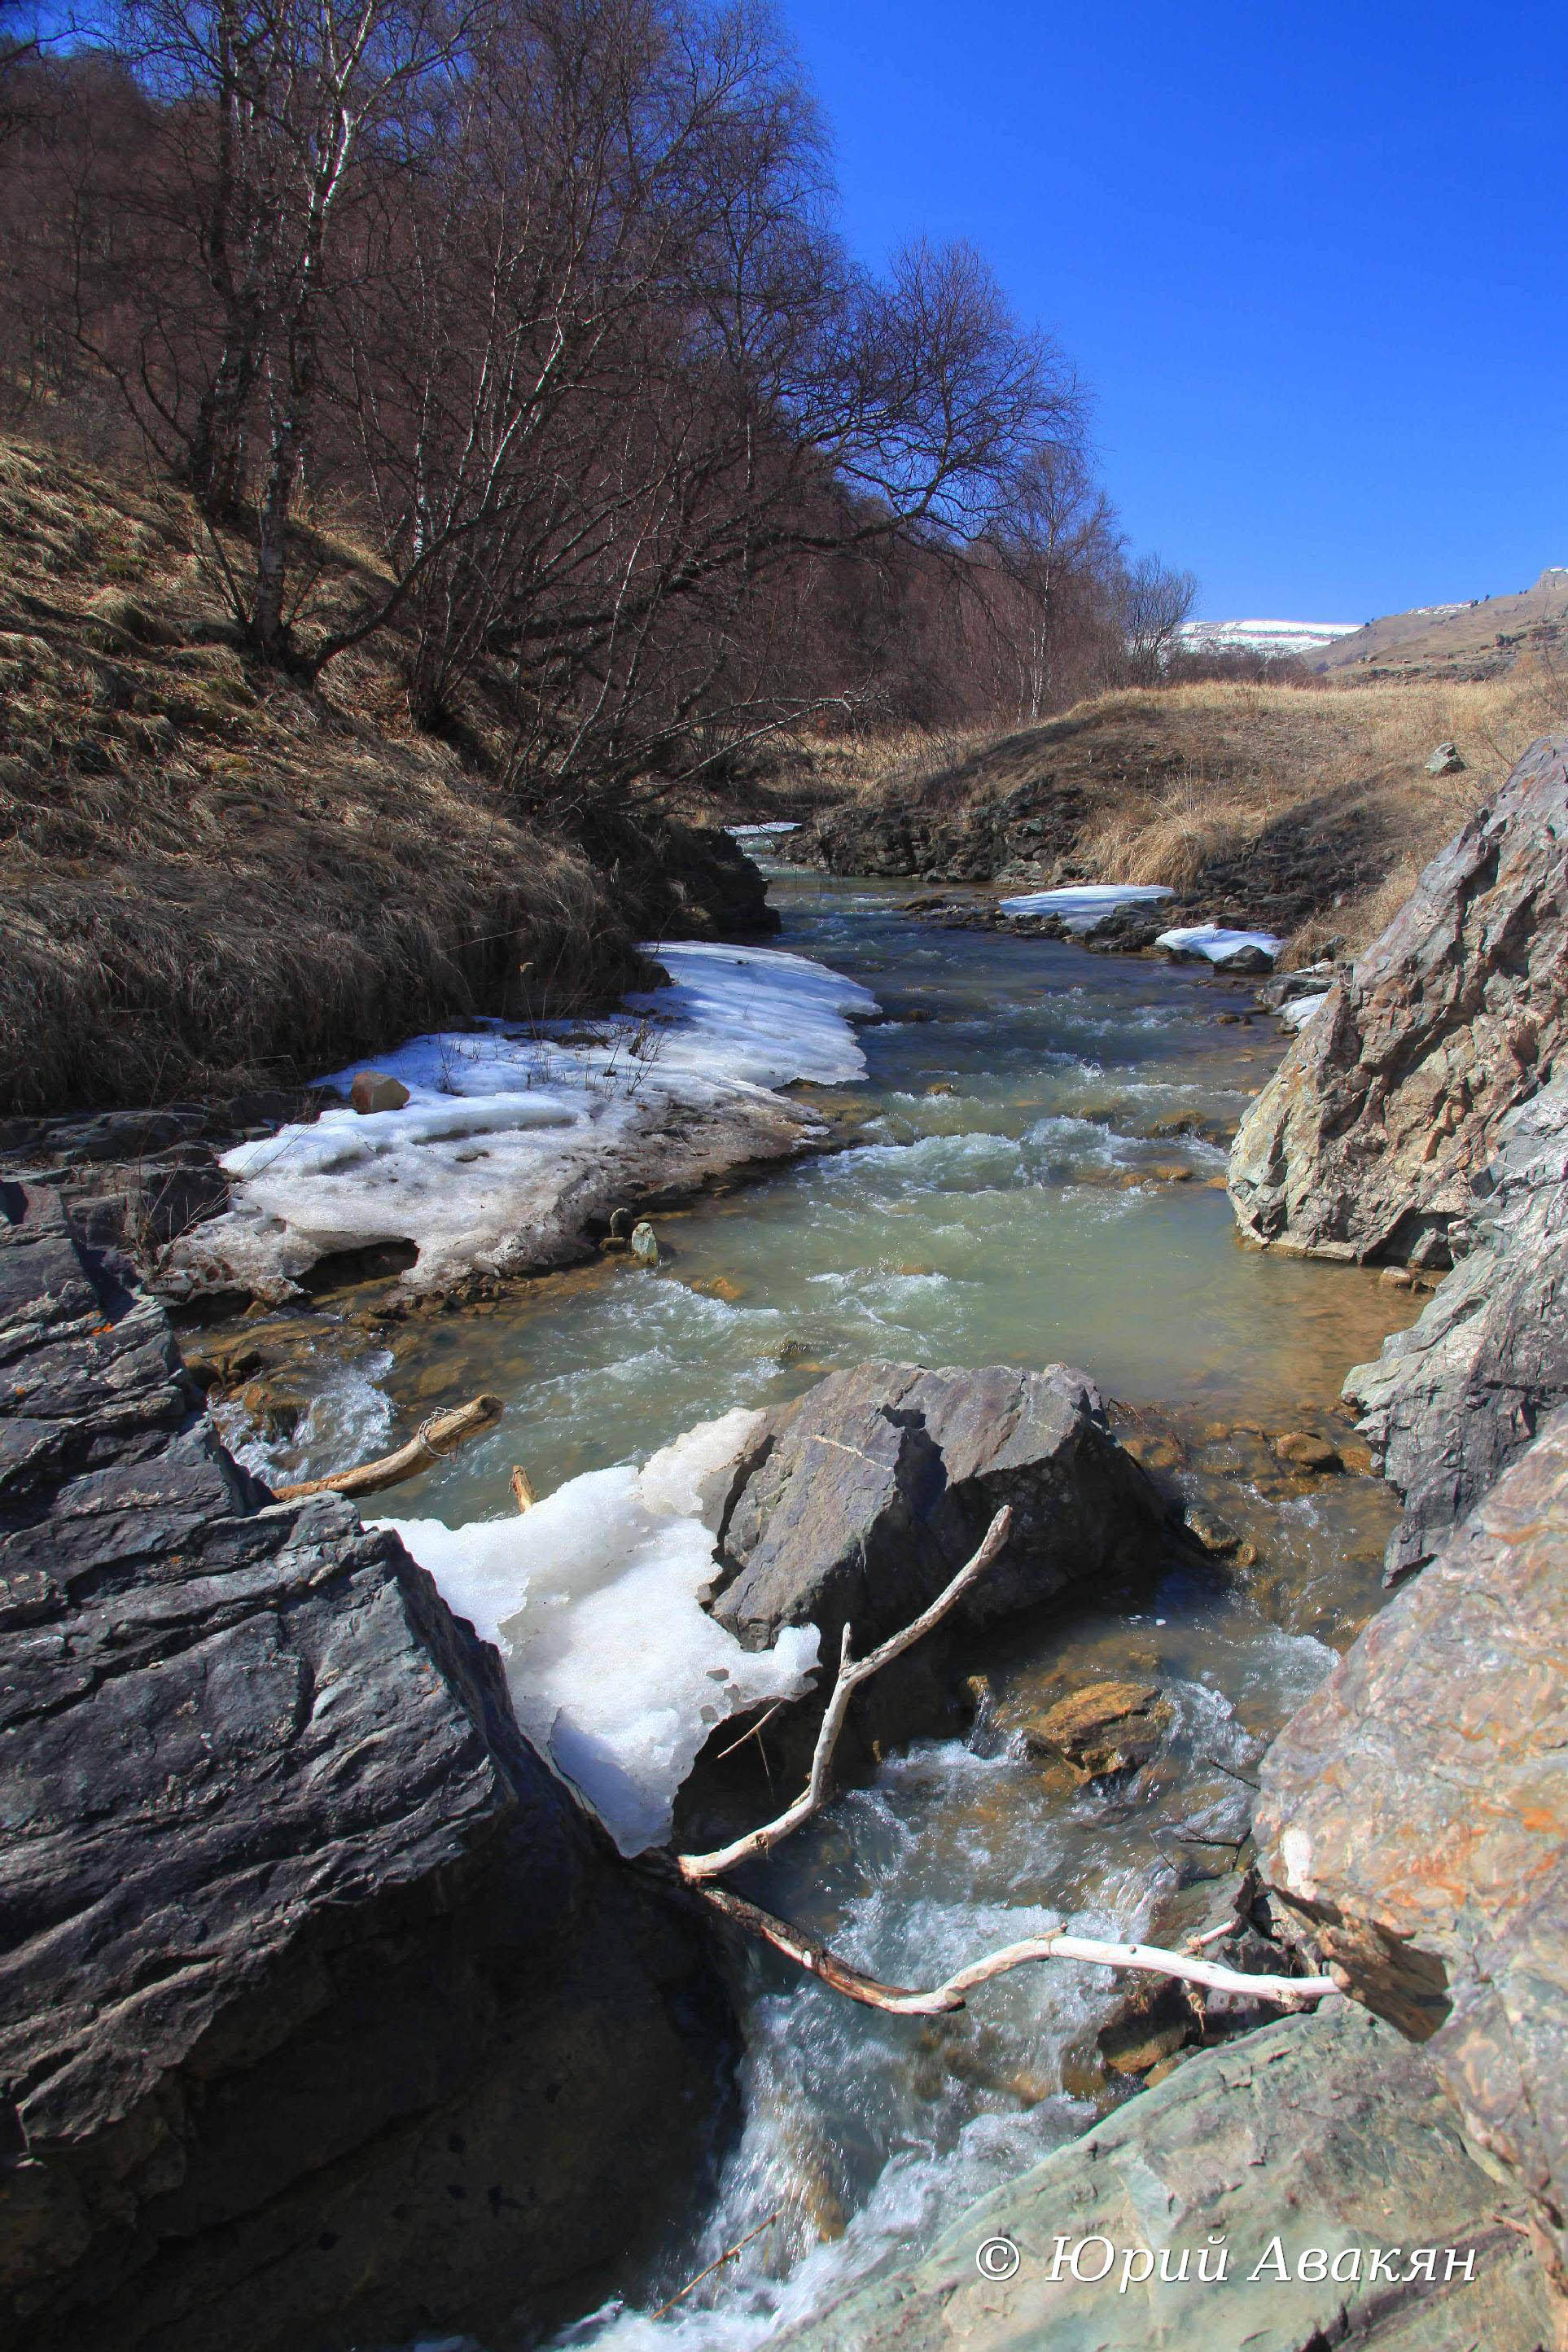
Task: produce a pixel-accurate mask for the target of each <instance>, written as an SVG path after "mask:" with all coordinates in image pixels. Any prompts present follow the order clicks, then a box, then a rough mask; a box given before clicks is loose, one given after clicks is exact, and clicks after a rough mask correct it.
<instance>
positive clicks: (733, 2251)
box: [648, 2205, 779, 2319]
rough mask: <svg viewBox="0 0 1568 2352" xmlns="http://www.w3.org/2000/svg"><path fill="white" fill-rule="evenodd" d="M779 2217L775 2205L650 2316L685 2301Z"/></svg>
mask: <svg viewBox="0 0 1568 2352" xmlns="http://www.w3.org/2000/svg"><path fill="white" fill-rule="evenodd" d="M778 2218H779V2208H778V2207H777V2206H776V2205H775V2206H774V2207H773V2211H772V2212H771V2213H770V2214H769V2215H768V2218H767V2220H766V2221H759V2222H758V2223H757V2226H756V2228H755V2229H754V2230H748V2231H747V2232H746V2234H745V2236H744V2237H743V2238H737V2239H736V2241H735V2242H734V2244H733V2245H732V2246H726V2247H725V2249H724V2251H723V2252H722V2253H721V2255H720V2256H719V2258H718V2260H717V2262H711V2263H709V2265H708V2267H707V2269H706V2270H705V2271H699V2272H698V2273H697V2276H696V2277H695V2278H694V2279H688V2280H687V2282H686V2284H685V2285H684V2286H683V2287H682V2288H681V2290H680V2293H679V2294H672V2295H671V2296H670V2298H669V2301H668V2303H661V2304H660V2305H659V2306H658V2310H657V2311H655V2312H650V2313H649V2315H648V2316H649V2318H650V2319H662V2318H663V2317H664V2315H665V2313H666V2312H667V2311H673V2310H674V2309H675V2306H676V2305H677V2304H678V2303H684V2302H685V2301H686V2298H687V2296H688V2295H689V2294H690V2293H691V2290H692V2288H693V2287H696V2286H700V2285H701V2284H702V2282H703V2280H704V2279H705V2278H711V2277H712V2275H713V2273H714V2272H715V2271H721V2270H722V2269H723V2267H724V2265H725V2263H732V2262H733V2261H734V2259H735V2257H736V2255H737V2254H738V2253H740V2252H742V2249H743V2248H744V2247H746V2246H749V2245H750V2244H751V2242H752V2239H753V2238H760V2237H761V2236H762V2234H763V2231H764V2230H771V2229H772V2228H773V2223H774V2222H775V2221H777V2220H778Z"/></svg>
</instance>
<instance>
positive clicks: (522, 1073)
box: [165, 940, 878, 1298]
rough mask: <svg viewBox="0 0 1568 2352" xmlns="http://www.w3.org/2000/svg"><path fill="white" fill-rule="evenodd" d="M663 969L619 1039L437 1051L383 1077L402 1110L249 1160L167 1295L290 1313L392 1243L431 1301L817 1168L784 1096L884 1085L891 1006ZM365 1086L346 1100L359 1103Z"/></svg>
mask: <svg viewBox="0 0 1568 2352" xmlns="http://www.w3.org/2000/svg"><path fill="white" fill-rule="evenodd" d="M650 951H652V950H650ZM657 953H658V959H659V961H660V962H661V963H662V964H663V966H664V967H665V969H666V971H668V973H669V975H670V982H671V984H670V985H669V986H668V987H666V988H658V989H654V990H651V991H648V992H644V993H639V994H636V995H631V996H628V997H627V998H626V1010H625V1011H624V1012H623V1013H617V1014H615V1015H613V1016H612V1017H610V1018H609V1019H607V1020H605V1021H600V1022H595V1023H591V1024H584V1023H575V1024H573V1023H563V1022H556V1023H552V1024H542V1025H541V1026H540V1027H538V1028H536V1029H534V1030H532V1031H531V1032H524V1031H521V1030H518V1029H516V1028H514V1027H511V1026H509V1025H508V1024H505V1023H501V1022H492V1023H489V1024H487V1025H486V1026H485V1027H483V1028H482V1029H480V1030H479V1031H477V1032H461V1033H445V1034H437V1035H432V1036H426V1037H416V1038H415V1039H414V1040H413V1041H412V1042H411V1043H410V1044H408V1045H403V1046H400V1047H399V1048H398V1049H397V1050H396V1051H395V1052H393V1053H388V1054H384V1055H378V1056H377V1057H376V1060H375V1065H374V1066H375V1067H376V1068H378V1069H380V1070H383V1071H384V1072H386V1073H387V1074H388V1075H389V1076H393V1077H395V1078H398V1079H400V1080H401V1081H402V1083H403V1084H404V1086H405V1087H407V1089H408V1094H409V1099H408V1101H407V1103H406V1104H405V1106H404V1107H403V1108H402V1109H400V1110H391V1111H378V1112H375V1113H373V1114H371V1115H370V1116H368V1117H362V1116H361V1115H360V1114H359V1113H358V1112H357V1111H354V1110H351V1109H348V1108H343V1109H336V1110H329V1111H326V1112H323V1114H322V1116H321V1118H320V1119H319V1120H318V1121H317V1122H316V1123H315V1124H314V1125H313V1126H309V1127H304V1126H297V1127H286V1128H284V1129H281V1130H280V1131H279V1133H278V1134H276V1135H272V1136H268V1137H265V1138H263V1139H260V1140H259V1141H257V1142H253V1143H244V1144H241V1145H239V1146H238V1147H237V1149H236V1150H233V1151H231V1152H229V1153H227V1154H226V1157H225V1160H224V1162H223V1165H224V1168H225V1170H226V1172H227V1173H228V1174H229V1175H230V1176H231V1177H233V1178H234V1179H236V1180H237V1190H236V1192H235V1193H234V1195H233V1196H232V1198H231V1201H230V1205H229V1208H228V1210H227V1211H226V1213H225V1214H224V1215H223V1216H221V1217H217V1218H215V1219H213V1220H212V1221H211V1222H210V1223H206V1224H204V1225H200V1226H198V1227H196V1228H195V1231H194V1232H193V1233H192V1234H189V1235H187V1236H186V1238H185V1240H184V1242H183V1243H182V1244H181V1245H180V1247H179V1248H178V1250H177V1251H176V1252H175V1254H174V1263H173V1266H172V1268H171V1270H170V1275H169V1277H168V1279H167V1282H166V1285H165V1286H166V1287H167V1288H168V1289H170V1290H171V1291H172V1292H174V1294H175V1295H181V1294H184V1295H191V1294H194V1293H197V1292H200V1291H203V1290H212V1289H222V1288H226V1287H236V1288H250V1289H252V1290H255V1291H256V1292H257V1293H258V1295H259V1296H261V1297H273V1298H279V1297H288V1296H289V1292H290V1290H291V1288H292V1286H293V1284H294V1281H295V1279H296V1277H297V1276H300V1274H302V1273H304V1272H306V1271H307V1270H308V1269H309V1268H310V1266H311V1265H314V1264H315V1262H316V1261H317V1260H318V1259H319V1258H321V1257H323V1256H326V1255H329V1254H330V1253H331V1252H334V1251H340V1250H348V1249H361V1248H364V1247H367V1246H370V1245H374V1244H381V1243H390V1242H398V1243H405V1244H407V1243H412V1244H414V1246H415V1248H416V1250H417V1252H418V1264H417V1265H416V1268H415V1269H414V1270H413V1271H412V1273H411V1274H410V1276H408V1277H407V1280H408V1282H409V1285H410V1286H411V1287H413V1288H416V1289H426V1290H429V1289H440V1288H443V1287H445V1286H448V1285H449V1284H451V1283H452V1282H454V1281H456V1280H458V1279H460V1278H461V1277H462V1276H464V1275H466V1274H468V1273H471V1272H475V1271H479V1272H482V1273H502V1274H511V1273H521V1272H523V1271H525V1270H527V1269H528V1268H530V1267H531V1266H536V1265H549V1264H551V1263H558V1262H559V1261H560V1260H562V1259H563V1258H565V1257H569V1256H570V1255H573V1253H574V1249H575V1248H576V1246H577V1244H578V1236H579V1235H580V1234H581V1232H582V1229H583V1225H584V1222H585V1220H586V1219H587V1218H589V1217H591V1216H595V1215H598V1214H603V1213H605V1211H606V1210H607V1209H608V1208H610V1207H613V1206H614V1205H616V1202H617V1200H618V1199H619V1198H621V1197H623V1196H624V1195H626V1194H630V1195H631V1196H632V1197H634V1198H635V1197H636V1196H637V1194H639V1193H643V1194H646V1193H647V1192H651V1191H654V1190H665V1189H673V1188H675V1187H679V1186H691V1185H695V1184H697V1183H700V1182H701V1181H703V1180H704V1179H705V1178H707V1177H709V1176H710V1175H714V1174H717V1173H719V1172H720V1171H721V1170H723V1169H724V1168H727V1167H732V1166H734V1165H735V1164H737V1163H738V1162H739V1161H742V1160H747V1159H753V1158H755V1159H762V1158H777V1157H780V1156H782V1155H784V1154H786V1153H788V1152H791V1151H794V1150H799V1149H800V1148H801V1146H802V1145H803V1144H804V1143H805V1142H806V1141H807V1140H809V1139H810V1138H811V1137H812V1135H813V1134H814V1133H816V1131H817V1129H816V1122H815V1121H814V1120H813V1118H812V1115H811V1112H810V1110H809V1108H807V1107H806V1106H805V1105H804V1104H800V1103H795V1102H789V1101H784V1100H782V1099H781V1098H780V1097H779V1096H778V1095H777V1094H776V1093H775V1092H774V1091H773V1089H775V1088H777V1087H784V1086H789V1085H792V1084H794V1083H795V1082H796V1081H798V1080H803V1079H804V1080H809V1081H811V1082H813V1083H815V1084H816V1085H820V1086H843V1085H848V1084H852V1083H854V1082H855V1081H856V1080H858V1079H860V1078H863V1077H864V1076H865V1074H866V1057H865V1055H863V1054H862V1052H861V1050H860V1047H859V1045H858V1043H857V1041H856V1038H855V1034H854V1031H853V1029H852V1028H851V1026H850V1023H851V1021H852V1020H855V1019H867V1018H868V1017H870V1016H871V1015H873V1014H875V1013H876V1012H877V1011H878V1005H877V1000H876V998H875V997H874V996H872V995H871V994H870V993H869V992H868V991H867V990H866V989H864V988H860V987H858V986H857V984H856V983H855V982H853V981H849V980H846V979H845V978H844V977H843V976H842V974H840V973H838V972H836V971H829V969H828V968H827V966H826V964H821V963H817V962H815V961H813V960H812V959H811V958H810V957H808V956H801V955H793V954H791V953H789V952H787V951H786V950H783V949H779V948H737V947H726V946H720V945H715V944H713V943H711V942H709V941H701V940H693V941H686V942H682V943H679V944H677V945H674V946H663V945H661V946H659V947H658V950H657ZM364 1066H366V1065H364V1064H360V1065H359V1067H362V1068H363V1067H364ZM353 1076H354V1071H353V1068H350V1069H345V1070H340V1071H337V1072H335V1073H334V1074H333V1076H332V1077H331V1079H329V1080H328V1081H326V1083H328V1084H330V1085H333V1086H336V1087H340V1088H341V1089H342V1091H344V1092H345V1093H346V1092H347V1090H348V1087H349V1086H350V1084H351V1083H352V1081H353Z"/></svg>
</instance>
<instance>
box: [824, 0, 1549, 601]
mask: <svg viewBox="0 0 1568 2352" xmlns="http://www.w3.org/2000/svg"><path fill="white" fill-rule="evenodd" d="M780 8H781V14H782V16H783V18H784V23H785V25H786V26H788V28H789V29H790V31H791V32H792V34H793V36H794V37H795V42H796V44H797V45H798V47H799V49H800V51H801V53H802V56H803V58H804V59H805V64H806V66H807V68H808V70H809V72H810V75H811V78H812V79H813V81H814V83H815V86H816V92H817V95H818V98H819V100H820V101H821V103H822V105H823V108H824V110H825V112H826V116H827V120H828V122H829V125H830V128H831V130H832V132H833V135H834V140H835V144H836V151H837V172H838V179H839V184H840V187H841V190H842V194H843V200H844V227H845V230H846V233H847V236H848V239H849V242H850V244H851V246H852V247H853V248H854V249H855V251H856V252H857V253H858V254H859V255H860V256H861V257H863V258H865V259H866V260H868V261H878V260H879V259H881V258H883V257H885V256H886V255H887V254H888V253H889V251H890V250H891V249H892V248H893V247H896V246H897V245H898V244H900V242H901V241H902V240H903V239H904V238H905V237H906V236H910V234H913V233H916V232H920V231H924V232H925V233H927V234H929V235H931V236H934V237H937V238H944V237H949V236H963V237H967V238H969V239H970V240H971V241H972V242H973V244H975V245H976V246H978V247H980V248H981V250H982V251H983V252H984V253H985V254H986V256H987V257H988V258H989V259H990V260H991V262H992V264H993V266H994V268H995V269H996V271H997V274H998V276H999V277H1000V278H1001V280H1002V282H1003V284H1004V286H1005V289H1006V290H1007V292H1008V294H1009V296H1010V297H1011V299H1012V300H1013V302H1014V304H1015V305H1016V308H1017V310H1019V311H1020V312H1021V313H1022V314H1023V315H1024V316H1025V317H1026V318H1029V319H1031V320H1038V321H1040V322H1041V323H1042V324H1043V325H1045V326H1047V327H1049V328H1050V329H1051V330H1052V331H1054V332H1055V333H1056V334H1057V336H1058V339H1059V341H1061V343H1062V345H1063V346H1064V348H1065V350H1066V351H1067V352H1068V354H1069V356H1070V357H1071V358H1072V359H1073V360H1074V361H1075V362H1076V363H1077V364H1078V366H1079V369H1080V370H1081V372H1082V373H1083V375H1084V376H1085V378H1086V379H1087V381H1088V382H1089V385H1090V386H1091V387H1092V389H1093V391H1094V393H1095V394H1096V401H1097V408H1096V439H1097V442H1098V445H1099V448H1100V462H1101V467H1102V471H1103V475H1104V478H1105V482H1106V486H1107V488H1109V490H1110V493H1111V495H1112V497H1113V498H1114V499H1116V501H1117V503H1118V505H1119V506H1120V508H1121V512H1122V517H1123V520H1124V522H1125V525H1126V527H1127V529H1128V530H1129V532H1130V533H1131V537H1132V539H1133V541H1134V542H1135V543H1136V545H1137V546H1138V547H1140V548H1150V547H1152V548H1155V549H1157V550H1158V551H1159V552H1160V553H1161V554H1162V555H1163V556H1164V557H1166V559H1167V560H1168V561H1170V562H1176V563H1179V564H1183V565H1185V566H1187V567H1189V568H1190V569H1191V570H1192V571H1194V572H1195V573H1196V574H1197V576H1198V579H1199V582H1200V598H1199V604H1198V607H1197V610H1198V611H1199V613H1200V614H1203V615H1204V616H1205V617H1207V618H1211V619H1223V618H1226V617H1227V616H1228V617H1235V616H1239V615H1243V614H1264V615H1283V616H1286V617H1290V618H1298V619H1307V620H1328V621H1341V620H1343V621H1363V620H1366V619H1367V618H1369V617H1370V616H1371V615H1373V614H1377V613H1386V612H1395V611H1400V610H1403V609H1404V608H1405V607H1406V606H1408V605H1412V604H1434V603H1439V602H1446V601H1447V600H1449V599H1456V598H1459V597H1467V596H1474V595H1482V594H1487V593H1491V594H1499V593H1509V592H1510V591H1512V590H1515V589H1518V588H1522V587H1524V586H1526V585H1528V584H1529V583H1531V582H1532V581H1533V580H1534V579H1535V577H1536V575H1537V573H1538V572H1540V570H1541V569H1542V565H1543V564H1546V563H1568V267H1565V258H1568V233H1565V232H1568V218H1565V215H1568V173H1565V171H1564V165H1563V109H1564V100H1565V99H1568V70H1565V68H1568V8H1565V7H1564V6H1563V0H1551V5H1541V0H1512V5H1510V6H1508V7H1506V8H1495V9H1486V8H1479V7H1476V6H1474V5H1468V6H1458V5H1450V0H1427V5H1422V6H1415V5H1406V0H1363V5H1360V6H1357V7H1351V6H1348V5H1343V0H1322V5H1319V6H1317V7H1314V8H1310V9H1309V8H1304V7H1300V6H1297V5H1268V0H1257V5H1248V6H1240V5H1234V0H1205V5H1201V6H1197V5H1187V0H1170V5H1165V6H1154V5H1149V0H1075V5H1072V6H1071V7H1068V6H1066V5H1060V0H1046V5H1037V6H1027V5H1002V0H961V4H960V0H946V5H938V0H780Z"/></svg>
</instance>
